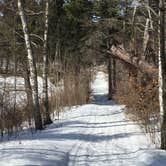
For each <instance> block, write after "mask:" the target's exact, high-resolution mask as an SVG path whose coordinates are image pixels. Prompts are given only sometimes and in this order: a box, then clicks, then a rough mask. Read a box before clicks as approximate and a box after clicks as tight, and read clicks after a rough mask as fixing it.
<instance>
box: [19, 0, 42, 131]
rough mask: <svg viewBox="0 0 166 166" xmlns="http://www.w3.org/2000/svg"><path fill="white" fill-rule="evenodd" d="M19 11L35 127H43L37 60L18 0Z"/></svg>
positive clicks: (21, 6)
mask: <svg viewBox="0 0 166 166" xmlns="http://www.w3.org/2000/svg"><path fill="white" fill-rule="evenodd" d="M17 5H18V11H19V15H20V18H21V23H22V29H23V32H24V39H25V45H26V49H27V59H28V65H29V69H30V78H31V86H32V97H33V113H34V120H35V128H36V129H42V120H41V114H40V108H39V98H38V82H37V69H36V62H35V58H34V55H33V52H32V47H31V42H30V37H29V33H28V27H27V21H26V17H25V14H24V8H23V5H22V1H21V0H18V1H17Z"/></svg>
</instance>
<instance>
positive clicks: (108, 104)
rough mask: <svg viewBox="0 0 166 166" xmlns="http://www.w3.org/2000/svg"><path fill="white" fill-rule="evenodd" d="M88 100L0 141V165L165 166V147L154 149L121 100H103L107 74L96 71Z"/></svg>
mask: <svg viewBox="0 0 166 166" xmlns="http://www.w3.org/2000/svg"><path fill="white" fill-rule="evenodd" d="M92 89H93V100H94V101H93V103H92V104H86V105H82V106H77V107H76V106H75V107H73V108H71V109H70V110H68V111H67V112H65V113H62V114H61V115H60V120H59V121H56V120H55V123H54V124H52V125H50V126H48V127H47V128H46V129H45V130H43V131H40V132H39V131H38V132H37V133H35V134H34V133H33V134H31V133H30V132H29V131H24V132H22V133H20V135H19V138H17V139H14V138H12V139H11V140H10V141H7V140H4V141H3V142H1V144H0V165H2V166H18V165H43V166H165V165H166V152H165V151H162V150H158V149H155V146H154V145H153V144H152V143H151V141H150V139H149V138H148V136H146V135H145V134H144V133H143V132H142V130H141V128H140V127H139V125H138V124H136V123H134V122H132V121H130V120H128V119H127V118H126V116H125V106H123V105H118V104H116V103H114V102H113V101H108V100H107V92H108V87H107V76H106V74H104V73H103V72H98V73H97V75H96V79H95V81H94V83H93V84H92Z"/></svg>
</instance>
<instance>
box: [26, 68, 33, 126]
mask: <svg viewBox="0 0 166 166" xmlns="http://www.w3.org/2000/svg"><path fill="white" fill-rule="evenodd" d="M29 75H30V74H29V70H28V69H26V74H25V77H24V83H25V90H26V94H27V107H28V112H27V113H28V123H29V126H31V120H32V109H33V97H32V88H31V82H30V78H29Z"/></svg>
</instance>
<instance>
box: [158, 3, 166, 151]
mask: <svg viewBox="0 0 166 166" xmlns="http://www.w3.org/2000/svg"><path fill="white" fill-rule="evenodd" d="M159 3H160V4H159V9H160V14H159V15H160V51H159V53H160V55H159V60H160V62H159V65H160V66H159V68H160V72H161V75H160V76H161V77H160V79H159V81H161V82H162V84H160V86H162V87H161V89H162V92H161V91H160V95H162V103H161V101H160V114H161V149H166V57H165V27H164V26H165V13H164V11H165V4H164V0H160V1H159ZM161 89H160V90H161ZM159 99H161V98H159Z"/></svg>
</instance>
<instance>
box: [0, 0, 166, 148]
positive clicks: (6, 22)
mask: <svg viewBox="0 0 166 166" xmlns="http://www.w3.org/2000/svg"><path fill="white" fill-rule="evenodd" d="M165 8H166V1H165V0H0V132H1V139H3V137H4V136H5V135H7V136H8V137H10V136H13V135H15V136H16V137H17V136H18V135H19V132H20V131H22V130H24V129H25V128H29V129H31V130H34V131H35V130H44V129H45V127H46V126H47V125H48V124H52V123H56V121H55V122H54V120H53V119H54V117H55V116H57V117H59V115H60V114H61V112H65V109H66V107H73V106H76V105H83V104H88V103H91V102H92V99H91V93H92V89H91V83H92V81H93V80H94V77H95V74H96V71H97V69H98V68H101V66H103V68H104V69H103V70H104V72H105V73H107V74H108V87H109V88H108V95H107V98H108V100H111V101H112V100H113V101H116V103H118V104H124V105H125V106H126V109H127V111H126V112H127V113H126V114H127V116H128V117H129V118H130V119H132V120H133V121H134V122H139V123H140V125H141V126H142V128H143V130H144V131H145V132H146V133H149V134H150V137H151V140H152V142H153V143H154V144H156V145H157V144H158V143H159V142H160V147H161V149H166V42H165V40H166V10H165Z"/></svg>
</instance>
